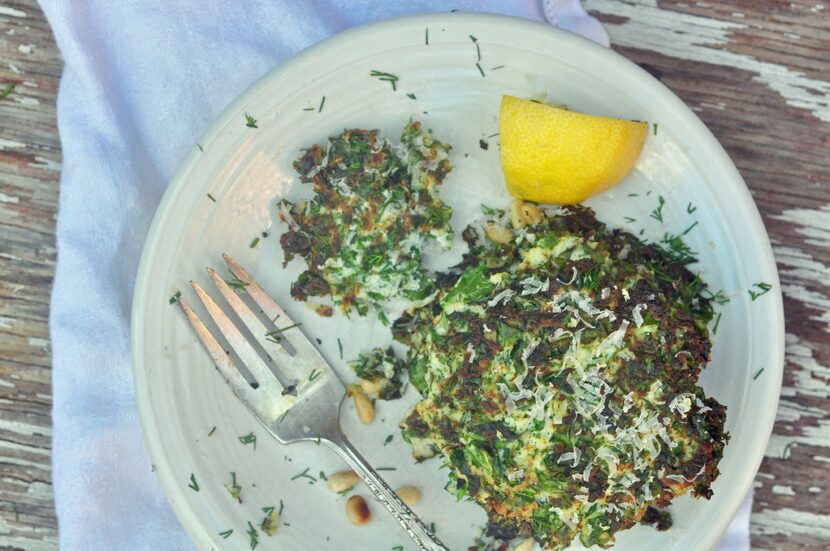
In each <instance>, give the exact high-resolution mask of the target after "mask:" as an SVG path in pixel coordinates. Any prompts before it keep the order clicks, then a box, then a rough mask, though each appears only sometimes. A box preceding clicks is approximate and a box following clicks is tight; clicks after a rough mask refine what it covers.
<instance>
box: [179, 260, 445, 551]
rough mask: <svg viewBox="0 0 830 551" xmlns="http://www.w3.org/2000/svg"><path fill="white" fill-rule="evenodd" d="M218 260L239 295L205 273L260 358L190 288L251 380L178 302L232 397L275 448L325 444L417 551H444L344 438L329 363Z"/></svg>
mask: <svg viewBox="0 0 830 551" xmlns="http://www.w3.org/2000/svg"><path fill="white" fill-rule="evenodd" d="M222 256H223V258H224V259H225V262H227V264H228V267H229V268H230V270H231V272H232V273H233V275H234V276H235V277H236V278H237V280H235V281H234V283H235V285H234V287H235V288H236V289H237V290H239V292H237V290H234V289H233V288H231V285H229V284H228V283H227V282H226V281H225V280H224V279H222V278H221V277H220V276H219V275H218V274H217V273H216V272H215V271H214V270H212V269H210V268H208V269H207V271H208V274H209V275H210V278H211V279H212V280H213V283H214V284H215V285H216V287H217V289H218V290H219V292H220V293H221V294H222V296H223V297H224V298H225V300H226V301H227V303H228V305H229V306H230V307H231V309H232V310H233V311H234V312H235V313H236V316H237V317H238V318H239V320H240V321H241V322H242V324H243V325H244V326H245V327H246V328H247V330H248V331H249V332H250V334H251V335H253V336H254V338H255V340H256V341H257V344H258V346H259V347H260V348H261V349H262V350H263V351H264V352H265V354H264V355H263V354H260V353H259V352H258V351H257V349H256V348H255V347H254V346H253V345H252V344H251V342H249V340H248V338H247V337H246V336H245V335H244V334H243V332H242V331H240V329H239V328H238V327H237V326H236V325H235V323H234V322H233V321H231V319H230V318H229V317H228V316H227V315H226V314H225V312H224V311H223V310H222V308H221V307H220V306H219V305H218V304H217V303H216V302H215V301H214V300H213V299H212V298H210V295H208V293H207V292H206V291H205V290H204V289H203V288H202V287H201V286H200V285H199V284H198V283H195V282H193V281H191V282H190V283H191V286H192V287H193V290H194V291H196V294H197V295H198V297H199V299H200V300H201V302H202V304H204V306H205V308H206V309H207V312H208V314H209V315H210V317H211V318H212V319H213V321H214V323H215V324H216V326H217V327H218V328H219V331H220V332H221V334H222V335H223V336H224V337H225V340H227V342H228V344H230V346H231V348H233V350H234V352H235V353H236V355H237V357H238V358H239V359H240V360H241V362H242V363H243V364H244V366H245V368H246V369H247V370H248V372H249V373H250V377H252V378H253V381H249V380H248V379H246V378H245V376H243V374H242V373H241V372H240V370H239V369H237V367H236V366H235V365H234V363H233V361H232V360H231V357H230V354H229V353H228V352H226V351H225V349H224V348H223V347H222V345H221V344H219V341H217V340H216V338H215V337H214V336H213V334H212V333H211V332H210V330H209V329H208V328H207V327H206V326H205V324H204V323H202V321H201V320H200V319H199V317H198V316H197V315H196V313H195V312H194V311H193V310H192V309H191V308H190V307H189V306H188V305H187V304H186V303H185V302H184V301H183V300H181V299H179V301H178V302H179V305H180V306H181V308H182V310H183V311H184V313H185V314H186V315H187V318H188V320H189V321H190V325H191V326H192V327H193V329H194V330H195V331H196V334H197V335H198V337H199V340H200V341H201V342H202V344H203V345H204V347H205V348H206V349H207V351H208V354H210V357H211V358H212V359H213V362H214V364H215V365H216V368H217V369H218V371H219V372H220V373H221V374H222V376H223V377H224V378H225V381H227V383H228V385H230V387H231V389H232V390H233V392H234V394H236V396H237V397H238V398H239V399H240V400H241V401H242V402H243V403H244V404H245V405H246V406H247V407H248V409H249V410H250V411H251V413H253V414H254V417H256V418H257V419H258V420H259V421H260V422H261V423H262V424H263V425H264V426H265V428H266V429H268V432H270V433H271V434H272V435H274V437H275V438H276V439H277V440H278V441H280V442H281V443H283V444H293V443H294V442H303V441H315V442H319V443H323V444H326V445H327V446H329V447H330V448H331V449H333V450H334V451H335V452H337V454H338V455H340V457H342V458H343V459H344V460H345V461H346V463H348V464H349V466H351V467H352V469H353V470H354V471H355V472H356V473H357V474H358V475H360V477H361V478H362V479H363V481H364V482H365V483H366V486H368V487H369V489H370V490H371V491H372V493H373V494H374V495H375V497H376V498H377V499H378V501H380V502H381V503H382V504H383V505H384V506H385V507H386V509H388V510H389V512H390V513H392V516H394V517H395V519H397V521H398V522H399V523H400V524H401V526H403V528H404V529H405V530H406V532H407V534H409V536H410V537H411V538H412V539H413V540H414V541H415V543H416V544H418V547H419V548H420V549H422V550H424V551H435V550H439V549H440V550H444V551H447V547H446V546H445V545H444V544H443V543H441V541H440V540H439V539H438V538H437V537H436V536H435V535H433V534H432V533H431V532H430V531H429V530H428V529H427V527H426V526H424V523H423V522H421V520H420V519H419V518H418V517H417V515H415V513H413V512H412V510H411V509H410V508H409V507H407V506H406V505H405V504H404V503H403V502H402V501H401V500H400V498H398V496H397V495H396V494H395V492H394V491H392V489H391V488H390V487H389V485H388V484H386V482H384V481H383V479H382V478H381V477H380V476H379V475H378V473H377V472H375V470H374V469H373V468H372V467H371V466H370V465H369V463H367V462H366V460H365V459H364V458H363V457H362V456H361V455H360V453H359V452H358V451H357V450H356V449H355V448H354V446H353V445H352V444H351V442H349V440H348V438H346V435H345V434H343V430H342V429H341V427H340V404H341V403H342V401H343V397H344V396H345V392H346V388H345V386H344V385H343V382H342V381H341V380H340V378H339V377H338V376H337V374H336V373H335V372H334V370H333V369H332V368H331V366H330V365H329V364H328V362H327V361H326V360H325V359H324V358H323V356H322V355H321V354H320V352H318V351H317V349H316V348H315V347H314V345H313V344H311V342H310V341H309V340H308V339H307V338H306V337H305V336H304V335H303V333H302V332H301V331H300V329H299V328H298V327H297V325H296V324H295V323H294V322H293V321H292V320H291V318H289V317H288V315H287V314H286V313H285V311H284V310H283V309H282V308H280V307H279V305H277V303H276V302H274V300H273V299H272V298H271V297H270V296H268V294H267V293H266V292H265V291H263V290H262V288H261V287H260V286H259V285H258V284H257V283H256V282H255V281H254V280H253V279H252V278H251V276H249V275H248V273H247V272H246V271H245V270H244V269H242V267H241V266H240V265H239V264H238V263H237V262H236V261H234V260H233V259H232V258H230V257H229V256H227V255H222ZM242 289H244V291H245V292H247V294H248V295H249V296H250V298H251V299H252V300H253V302H254V303H256V305H257V306H258V307H259V309H260V310H261V312H262V314H263V315H264V316H266V317H267V318H268V319H270V320H273V322H274V323H275V324H281V325H282V326H283V328H282V330H279V331H269V330H268V328H267V327H266V325H265V324H264V323H263V321H262V320H261V319H260V317H259V315H257V313H255V312H253V311H252V310H251V309H250V308H249V307H248V305H247V304H246V303H245V301H244V300H243V299H242V297H241V296H240V295H241V291H242ZM286 344H287V345H288V346H285V345H286Z"/></svg>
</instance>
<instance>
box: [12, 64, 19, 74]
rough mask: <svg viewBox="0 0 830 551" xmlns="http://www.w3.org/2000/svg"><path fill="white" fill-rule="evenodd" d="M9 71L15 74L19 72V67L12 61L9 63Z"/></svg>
mask: <svg viewBox="0 0 830 551" xmlns="http://www.w3.org/2000/svg"><path fill="white" fill-rule="evenodd" d="M9 71H11V72H12V73H14V74H16V75H19V74H20V69H18V68H17V65H15V64H14V63H9Z"/></svg>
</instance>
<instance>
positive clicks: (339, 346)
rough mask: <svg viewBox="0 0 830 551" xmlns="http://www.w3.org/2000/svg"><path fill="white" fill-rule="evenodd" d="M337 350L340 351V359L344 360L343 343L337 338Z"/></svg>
mask: <svg viewBox="0 0 830 551" xmlns="http://www.w3.org/2000/svg"><path fill="white" fill-rule="evenodd" d="M337 348H338V349H340V359H341V360H342V359H343V343H342V342H340V337H337Z"/></svg>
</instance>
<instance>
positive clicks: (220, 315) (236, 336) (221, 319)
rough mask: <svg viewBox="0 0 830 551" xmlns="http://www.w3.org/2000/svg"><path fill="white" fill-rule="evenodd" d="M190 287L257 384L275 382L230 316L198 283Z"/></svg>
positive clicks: (266, 366)
mask: <svg viewBox="0 0 830 551" xmlns="http://www.w3.org/2000/svg"><path fill="white" fill-rule="evenodd" d="M190 285H191V287H193V290H194V291H196V294H197V295H198V296H199V300H201V301H202V304H204V305H205V308H206V309H207V311H208V314H210V317H211V318H213V321H214V322H216V325H217V326H218V327H219V331H220V332H221V333H222V335H224V336H225V338H226V339H227V340H228V343H230V345H231V346H232V347H233V350H234V352H236V355H237V356H239V359H240V360H242V362H243V363H244V364H245V367H247V368H248V370H249V371H250V372H251V374H252V375H253V376H254V378H255V379H256V380H257V382H258V383H259V384H260V385H264V384H266V383H269V382H270V381H272V380H274V379H275V375H274V373H273V372H272V371H271V370H270V369H269V368H268V365H267V364H266V363H265V361H264V360H263V359H262V357H261V356H260V355H259V354H258V353H257V351H256V350H254V347H253V346H251V343H249V342H248V339H247V338H245V336H244V335H243V334H242V333H241V332H240V331H239V329H237V327H236V325H234V323H233V322H232V321H231V320H230V319H229V318H228V316H226V315H225V313H224V312H223V311H222V309H221V308H220V307H219V305H218V304H216V303H215V302H214V301H213V299H212V298H210V296H209V295H208V294H207V292H206V291H205V290H204V289H202V287H201V286H200V285H199V284H198V283H196V282H195V281H191V282H190ZM279 386H280V387H281V388H280V389H282V387H283V385H282V383H280V384H279Z"/></svg>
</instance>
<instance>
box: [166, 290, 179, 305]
mask: <svg viewBox="0 0 830 551" xmlns="http://www.w3.org/2000/svg"><path fill="white" fill-rule="evenodd" d="M181 296H182V292H181V291H176V292H175V293H174V294H173V296H172V297H170V298H169V299H168V301H167V302H168V303H169V304H176V303H177V302H178V301H179V299H180V298H181Z"/></svg>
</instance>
